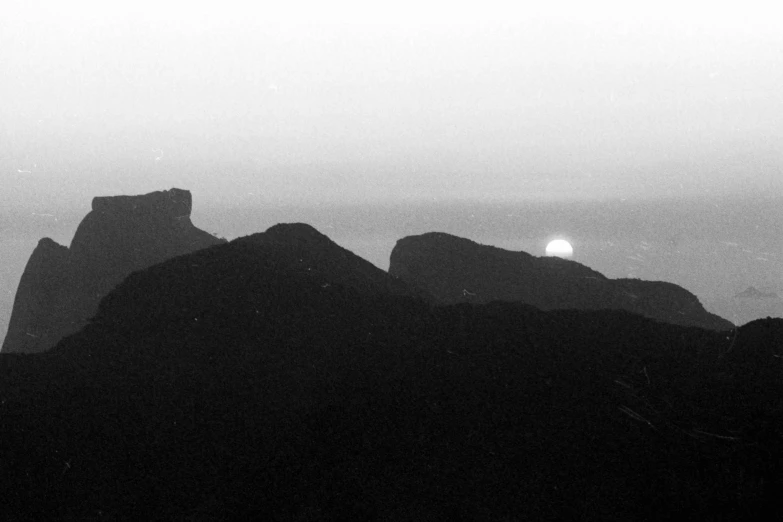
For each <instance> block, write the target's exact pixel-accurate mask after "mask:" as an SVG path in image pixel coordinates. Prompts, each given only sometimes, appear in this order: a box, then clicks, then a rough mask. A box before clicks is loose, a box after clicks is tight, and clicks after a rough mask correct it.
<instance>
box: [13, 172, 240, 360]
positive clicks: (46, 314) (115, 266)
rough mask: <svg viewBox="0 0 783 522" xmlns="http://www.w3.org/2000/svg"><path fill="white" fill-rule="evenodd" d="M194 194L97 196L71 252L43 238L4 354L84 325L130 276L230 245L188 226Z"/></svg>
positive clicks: (39, 345)
mask: <svg viewBox="0 0 783 522" xmlns="http://www.w3.org/2000/svg"><path fill="white" fill-rule="evenodd" d="M191 205H192V198H191V195H190V192H188V191H187V190H181V189H176V188H173V189H171V190H165V191H158V192H151V193H149V194H144V195H139V196H111V197H96V198H94V199H93V200H92V211H91V212H89V213H88V214H87V215H86V216H85V218H84V219H83V220H82V222H81V223H80V224H79V226H78V228H77V230H76V233H75V234H74V237H73V241H71V246H70V248H67V247H64V246H61V245H58V244H57V243H55V242H54V241H52V240H51V239H48V238H44V239H42V240H41V241H40V242H39V243H38V247H37V248H36V249H35V251H34V252H33V254H32V255H31V256H30V260H29V261H28V262H27V266H26V267H25V270H24V273H23V274H22V279H21V281H20V283H19V288H18V290H17V294H16V299H15V301H14V308H13V311H12V313H11V320H10V322H9V325H8V334H7V335H6V338H5V342H4V343H3V352H41V351H45V350H47V349H49V348H51V347H53V346H54V345H55V344H56V343H57V342H58V341H59V340H60V339H61V338H62V337H63V336H65V335H68V334H70V333H73V332H75V331H77V330H78V329H80V328H81V327H82V326H83V325H85V324H86V322H87V320H88V319H89V318H90V317H92V315H93V314H94V313H95V311H96V309H97V305H98V302H99V301H100V299H101V298H102V297H103V296H104V295H106V294H107V293H108V292H109V291H110V290H111V289H112V288H114V286H116V285H117V284H118V283H119V282H121V281H122V280H123V279H124V278H125V277H126V276H127V275H129V274H130V273H131V272H134V271H136V270H141V269H143V268H146V267H149V266H152V265H154V264H157V263H160V262H162V261H165V260H166V259H170V258H172V257H175V256H178V255H182V254H186V253H190V252H193V251H195V250H199V249H202V248H206V247H208V246H212V245H216V244H218V243H224V242H225V240H221V239H218V238H216V237H214V236H212V235H211V234H209V233H207V232H205V231H203V230H200V229H198V228H196V227H195V226H194V225H193V224H192V223H191V221H190V211H191Z"/></svg>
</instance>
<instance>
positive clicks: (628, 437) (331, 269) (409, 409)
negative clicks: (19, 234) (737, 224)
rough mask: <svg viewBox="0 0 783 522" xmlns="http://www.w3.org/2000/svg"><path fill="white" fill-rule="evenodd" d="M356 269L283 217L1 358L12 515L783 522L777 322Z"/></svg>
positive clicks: (141, 282) (6, 487)
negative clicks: (453, 296)
mask: <svg viewBox="0 0 783 522" xmlns="http://www.w3.org/2000/svg"><path fill="white" fill-rule="evenodd" d="M365 263H366V262H362V260H360V259H357V258H355V256H352V254H350V252H348V251H346V250H344V249H341V248H340V247H338V246H337V245H334V244H333V243H331V241H329V239H328V238H326V236H323V235H321V234H319V233H318V232H317V231H315V230H314V229H312V228H311V227H308V226H307V225H279V226H276V227H272V228H271V229H269V230H268V231H267V232H265V233H263V234H256V235H253V236H248V237H245V238H240V239H237V240H235V241H232V242H230V243H228V244H223V245H217V246H214V247H212V248H208V249H203V250H200V251H197V252H193V253H191V254H188V255H184V256H179V257H176V258H172V259H169V260H167V261H164V262H162V263H160V264H158V265H155V266H153V267H150V268H147V269H145V270H141V271H138V272H135V273H133V274H131V275H130V276H129V277H127V278H126V279H125V280H124V281H123V282H122V283H121V284H119V285H118V286H117V287H116V288H115V289H114V290H112V291H111V292H110V293H109V294H108V295H107V296H106V297H105V298H104V299H103V300H102V301H101V303H100V306H99V307H98V311H97V313H96V315H95V317H94V318H93V319H92V321H90V323H89V324H88V325H87V326H86V327H85V328H84V329H82V330H81V331H80V332H78V333H76V334H74V335H71V336H68V337H66V338H65V339H63V340H62V341H61V342H60V343H59V344H58V345H57V346H56V347H55V348H54V349H53V350H51V351H50V352H47V353H42V354H36V355H19V354H12V355H2V356H0V372H1V373H2V375H3V379H2V380H1V381H0V397H2V401H0V416H1V418H2V419H3V423H2V424H0V440H2V445H0V452H1V453H0V459H1V460H2V462H3V466H2V468H1V469H0V474H2V475H0V479H1V480H2V482H1V483H0V487H2V489H3V492H4V496H3V501H4V504H5V507H6V509H5V513H11V514H12V517H13V516H16V517H17V518H18V519H29V518H38V519H46V518H50V519H51V518H61V519H62V518H65V519H69V518H70V519H84V518H100V517H107V518H112V519H139V518H142V519H158V520H170V519H172V518H174V519H193V518H196V519H215V518H217V519H237V518H242V519H244V518H264V519H268V520H457V519H462V520H466V519H467V520H487V521H489V520H526V519H539V520H540V519H558V520H563V519H577V518H578V519H592V520H628V519H632V520H658V519H662V518H666V517H675V516H677V517H682V516H688V517H690V518H701V519H717V518H721V519H724V520H725V519H737V520H740V519H748V518H754V517H758V516H761V515H762V514H764V515H769V514H772V515H773V516H775V515H780V512H779V511H780V510H779V502H778V493H779V488H780V486H781V474H780V471H781V469H780V465H779V461H780V460H779V459H780V457H781V456H782V455H781V447H783V445H781V442H783V437H781V434H783V422H781V415H780V411H781V406H783V403H781V397H783V383H781V380H780V379H779V375H780V372H781V371H783V367H782V366H781V358H780V355H781V354H780V353H779V350H780V347H781V346H783V321H780V320H766V321H755V322H753V323H750V324H748V325H745V326H744V327H742V328H739V329H736V330H735V331H733V332H717V331H711V330H705V329H701V328H690V327H681V326H676V325H672V324H666V323H660V322H656V321H652V320H649V319H646V318H644V317H641V316H638V315H635V314H631V313H628V312H625V311H612V310H603V311H579V310H557V311H550V312H545V311H541V310H538V309H536V308H534V307H532V306H528V305H524V304H521V303H518V302H517V303H515V302H500V301H496V302H492V303H489V304H486V305H476V304H458V305H453V306H439V307H432V306H430V305H429V304H428V303H427V301H425V300H424V299H421V298H418V297H415V296H410V295H406V294H408V293H410V292H411V291H410V290H408V289H407V287H406V286H405V285H404V283H402V282H400V281H398V280H395V279H394V278H393V277H391V276H389V275H387V274H385V273H384V272H382V271H380V270H377V269H375V270H372V269H371V268H370V267H368V266H367V265H366V264H365ZM585 270H588V269H585Z"/></svg>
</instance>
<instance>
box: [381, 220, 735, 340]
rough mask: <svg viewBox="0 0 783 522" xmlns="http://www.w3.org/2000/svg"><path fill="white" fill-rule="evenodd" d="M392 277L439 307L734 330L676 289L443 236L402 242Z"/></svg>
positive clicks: (395, 252)
mask: <svg viewBox="0 0 783 522" xmlns="http://www.w3.org/2000/svg"><path fill="white" fill-rule="evenodd" d="M389 273H390V274H392V275H394V276H397V277H399V278H401V279H403V280H405V281H407V282H409V283H411V284H412V285H416V286H419V287H421V288H423V289H424V290H426V291H428V292H430V293H431V294H432V295H434V296H435V298H436V300H437V302H438V303H440V304H455V303H461V302H474V303H488V302H490V301H496V300H500V301H518V302H523V303H526V304H530V305H533V306H536V307H538V308H541V309H543V310H555V309H566V308H574V309H581V310H601V309H618V310H627V311H630V312H634V313H637V314H640V315H643V316H645V317H649V318H652V319H657V320H659V321H664V322H668V323H672V324H678V325H683V326H699V327H702V328H709V329H714V330H727V329H731V328H733V327H734V324H732V323H731V322H729V321H727V320H725V319H723V318H721V317H718V316H717V315H714V314H711V313H709V312H707V311H706V310H705V309H704V307H702V305H701V304H700V303H699V300H698V299H697V298H696V296H695V295H693V294H692V293H690V292H688V291H687V290H685V289H684V288H681V287H679V286H677V285H674V284H671V283H664V282H657V281H656V282H652V281H641V280H638V279H615V280H613V279H609V278H607V277H605V276H604V275H603V274H601V273H599V272H596V271H595V270H592V269H590V268H588V267H586V266H584V265H582V264H580V263H577V262H575V261H570V260H566V259H561V258H558V257H535V256H532V255H530V254H528V253H526V252H512V251H509V250H503V249H500V248H496V247H492V246H487V245H480V244H478V243H475V242H473V241H471V240H469V239H465V238H461V237H456V236H452V235H450V234H445V233H440V232H431V233H427V234H422V235H419V236H408V237H405V238H403V239H400V240H399V241H397V244H396V245H395V247H394V249H393V250H392V253H391V260H390V264H389Z"/></svg>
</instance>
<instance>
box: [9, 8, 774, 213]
mask: <svg viewBox="0 0 783 522" xmlns="http://www.w3.org/2000/svg"><path fill="white" fill-rule="evenodd" d="M112 3H115V4H116V3H117V2H100V3H98V2H57V3H51V4H46V5H45V7H44V6H42V4H40V3H35V2H29V1H25V2H16V3H14V2H11V6H10V7H9V8H6V7H4V10H3V14H2V17H0V79H1V80H0V176H2V178H0V182H1V183H2V191H0V204H2V205H4V206H22V207H26V206H30V205H37V208H42V207H49V208H52V207H55V206H60V205H65V206H69V205H71V204H73V203H77V202H78V203H79V204H83V203H84V201H85V199H87V200H89V199H90V198H91V197H92V196H94V195H96V194H113V193H128V194H134V193H143V192H148V191H151V190H158V189H162V188H169V187H171V186H179V187H183V188H188V189H190V190H192V191H193V193H194V197H195V198H196V199H197V200H199V201H201V202H205V203H221V202H226V203H231V204H233V203H237V202H240V201H241V202H242V203H243V204H244V203H247V204H251V205H252V204H254V203H255V202H264V201H277V202H295V201H299V202H301V201H309V202H312V201H337V200H339V201H351V202H372V201H379V200H385V201H399V200H402V199H432V198H437V199H441V200H442V199H452V198H459V199H482V200H485V201H486V200H495V199H504V200H518V199H548V200H551V199H596V198H616V197H637V196H640V195H645V196H648V197H659V196H672V195H703V194H704V193H712V194H720V193H739V192H767V193H769V192H770V191H774V190H777V191H780V190H781V189H783V173H781V165H783V152H781V151H783V147H781V146H780V144H781V138H783V89H781V88H780V87H781V85H783V12H777V11H773V8H768V9H767V10H766V11H753V10H752V9H751V8H750V7H748V5H742V6H741V7H742V10H740V9H739V7H738V6H740V3H738V2H735V3H734V4H735V9H732V10H729V9H722V8H721V7H720V6H717V7H716V6H710V7H709V9H705V8H703V7H704V6H706V5H707V4H705V3H703V2H700V3H699V6H694V7H691V8H688V3H687V2H678V3H677V4H672V5H669V4H665V3H664V4H660V3H656V5H655V7H649V8H647V9H646V10H643V11H641V10H635V9H633V8H628V7H627V6H626V7H622V6H623V4H611V5H610V4H606V3H600V2H599V3H596V2H581V3H565V4H564V3H560V4H552V7H550V8H548V9H547V10H545V9H543V8H540V7H536V8H533V7H530V6H529V5H527V3H525V2H522V3H520V4H518V7H516V8H515V10H513V11H511V10H505V11H502V10H496V11H492V10H491V9H489V8H487V9H485V10H484V11H480V12H477V11H475V10H474V11H471V10H459V8H457V7H454V6H453V5H452V4H447V3H443V2H441V3H439V4H434V3H427V2H424V3H422V2H417V3H415V4H405V3H401V4H397V3H394V5H392V4H391V3H389V6H388V7H386V8H385V10H383V11H378V10H376V9H373V8H369V7H367V6H366V4H367V3H358V2H357V3H353V4H350V3H345V2H343V3H340V2H323V3H321V4H323V6H321V7H319V8H315V6H318V5H321V4H315V3H308V4H299V5H295V4H293V6H292V7H289V8H279V7H278V8H274V9H271V10H268V9H267V8H263V9H262V8H260V7H259V8H256V9H255V10H253V9H252V8H249V7H243V8H236V9H232V8H231V7H230V3H227V2H222V3H221V2H212V3H210V7H209V8H207V7H203V6H200V5H199V4H197V3H196V4H184V3H182V2H176V3H171V2H169V3H167V2H165V1H162V2H154V3H151V2H148V3H138V2H135V3H133V4H134V5H133V6H123V7H111V6H107V5H105V4H112ZM129 3H130V2H122V4H129ZM538 3H542V2H538ZM261 4H266V3H265V2H263V3H261ZM245 5H247V3H245ZM4 6H5V4H4ZM579 6H581V7H579ZM259 198H262V199H259Z"/></svg>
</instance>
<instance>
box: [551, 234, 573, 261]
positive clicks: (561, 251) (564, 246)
mask: <svg viewBox="0 0 783 522" xmlns="http://www.w3.org/2000/svg"><path fill="white" fill-rule="evenodd" d="M546 255H548V256H556V257H563V258H570V257H573V255H574V247H572V246H571V243H569V242H568V241H566V240H565V239H555V240H553V241H550V242H549V244H548V245H547V246H546Z"/></svg>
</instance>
